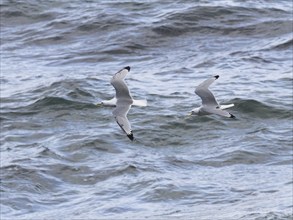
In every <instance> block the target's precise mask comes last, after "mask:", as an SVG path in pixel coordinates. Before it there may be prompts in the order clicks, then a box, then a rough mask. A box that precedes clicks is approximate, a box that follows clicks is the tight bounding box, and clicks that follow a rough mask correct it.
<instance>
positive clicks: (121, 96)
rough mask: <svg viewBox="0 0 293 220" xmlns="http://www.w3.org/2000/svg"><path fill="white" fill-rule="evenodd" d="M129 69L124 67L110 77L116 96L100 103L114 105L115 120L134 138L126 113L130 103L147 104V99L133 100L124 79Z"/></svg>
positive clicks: (129, 136) (130, 137) (128, 135)
mask: <svg viewBox="0 0 293 220" xmlns="http://www.w3.org/2000/svg"><path fill="white" fill-rule="evenodd" d="M129 71H130V67H129V66H127V67H124V68H123V69H122V70H120V71H118V72H117V73H116V74H115V75H114V76H113V78H112V79H111V84H112V86H113V87H114V88H115V90H116V96H115V97H114V98H112V99H111V100H103V101H102V102H101V103H100V104H102V105H106V106H116V107H115V109H114V110H113V112H112V113H113V115H114V117H115V120H116V122H117V123H118V125H119V126H120V127H121V129H122V130H123V131H124V132H125V133H126V135H127V137H128V138H129V139H130V140H132V141H133V140H134V137H133V132H132V129H131V125H130V123H129V121H128V119H127V113H128V111H129V110H130V108H131V106H132V105H136V106H147V100H134V99H133V98H132V96H131V94H130V91H129V89H128V87H127V85H126V83H125V81H124V78H125V77H126V75H127V73H128V72H129Z"/></svg>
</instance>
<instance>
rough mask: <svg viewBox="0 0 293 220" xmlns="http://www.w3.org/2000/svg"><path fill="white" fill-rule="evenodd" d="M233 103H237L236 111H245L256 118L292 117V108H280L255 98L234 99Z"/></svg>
mask: <svg viewBox="0 0 293 220" xmlns="http://www.w3.org/2000/svg"><path fill="white" fill-rule="evenodd" d="M231 102H232V103H234V104H235V107H234V108H233V109H235V112H240V113H244V114H245V115H249V116H251V117H254V118H263V119H266V118H270V119H273V118H276V119H291V118H292V110H290V109H280V108H276V107H274V106H269V105H267V104H265V103H262V102H260V101H257V100H253V99H239V98H237V99H233V100H231Z"/></svg>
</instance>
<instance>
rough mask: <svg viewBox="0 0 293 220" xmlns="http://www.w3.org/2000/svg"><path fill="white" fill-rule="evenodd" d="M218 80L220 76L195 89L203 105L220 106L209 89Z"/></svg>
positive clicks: (207, 80)
mask: <svg viewBox="0 0 293 220" xmlns="http://www.w3.org/2000/svg"><path fill="white" fill-rule="evenodd" d="M218 78H219V76H218V75H217V76H214V77H213V78H209V79H206V80H205V81H203V82H202V83H201V84H199V85H198V86H197V87H196V88H195V91H194V92H195V94H197V95H198V96H199V97H200V98H201V100H202V105H208V106H218V105H219V104H218V102H217V101H216V98H215V96H214V95H213V93H212V92H211V91H210V90H209V89H208V87H209V86H210V85H211V84H212V83H213V82H214V81H215V80H216V79H218Z"/></svg>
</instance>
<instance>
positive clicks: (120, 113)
mask: <svg viewBox="0 0 293 220" xmlns="http://www.w3.org/2000/svg"><path fill="white" fill-rule="evenodd" d="M130 107H131V104H121V103H119V101H118V102H117V105H116V108H115V109H114V110H113V115H114V117H115V120H116V122H117V124H118V125H119V126H120V127H121V129H122V130H123V131H124V132H125V133H126V134H127V137H128V138H129V139H130V140H132V141H133V139H134V137H133V133H132V130H131V125H130V123H129V121H128V119H127V113H128V111H129V109H130Z"/></svg>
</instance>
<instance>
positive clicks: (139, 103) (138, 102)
mask: <svg viewBox="0 0 293 220" xmlns="http://www.w3.org/2000/svg"><path fill="white" fill-rule="evenodd" d="M132 105H136V106H143V107H145V106H147V100H133V103H132Z"/></svg>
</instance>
